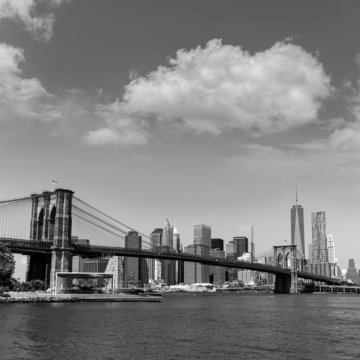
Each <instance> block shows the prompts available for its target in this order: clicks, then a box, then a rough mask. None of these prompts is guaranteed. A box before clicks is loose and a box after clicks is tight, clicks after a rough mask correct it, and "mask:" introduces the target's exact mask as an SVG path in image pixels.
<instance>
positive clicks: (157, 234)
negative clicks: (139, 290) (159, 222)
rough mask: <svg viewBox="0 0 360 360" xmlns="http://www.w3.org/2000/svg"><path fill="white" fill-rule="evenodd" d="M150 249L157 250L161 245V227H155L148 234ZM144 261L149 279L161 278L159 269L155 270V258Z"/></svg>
mask: <svg viewBox="0 0 360 360" xmlns="http://www.w3.org/2000/svg"><path fill="white" fill-rule="evenodd" d="M149 237H150V250H153V251H158V250H159V249H160V248H161V246H162V237H163V229H162V228H155V229H154V230H153V232H152V233H151V234H150V236H149ZM146 263H147V266H148V269H149V280H150V281H153V280H159V279H161V277H159V276H161V270H160V273H159V271H157V272H156V271H155V269H156V267H155V265H156V259H146Z"/></svg>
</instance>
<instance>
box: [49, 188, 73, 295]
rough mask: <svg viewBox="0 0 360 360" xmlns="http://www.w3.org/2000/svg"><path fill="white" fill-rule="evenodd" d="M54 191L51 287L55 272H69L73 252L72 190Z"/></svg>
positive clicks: (53, 282) (52, 286)
mask: <svg viewBox="0 0 360 360" xmlns="http://www.w3.org/2000/svg"><path fill="white" fill-rule="evenodd" d="M55 192H56V215H55V224H54V241H53V248H52V258H51V274H50V284H51V288H54V287H55V285H56V284H55V280H56V273H57V272H71V270H72V254H73V249H72V248H71V207H72V195H73V192H72V191H70V190H64V189H57V190H56V191H55Z"/></svg>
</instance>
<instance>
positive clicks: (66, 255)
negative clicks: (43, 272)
mask: <svg viewBox="0 0 360 360" xmlns="http://www.w3.org/2000/svg"><path fill="white" fill-rule="evenodd" d="M51 253H52V256H51V271H50V287H51V288H54V287H55V286H56V273H58V272H71V270H72V255H73V251H72V249H55V248H54V249H52V251H51Z"/></svg>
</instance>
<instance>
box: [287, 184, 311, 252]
mask: <svg viewBox="0 0 360 360" xmlns="http://www.w3.org/2000/svg"><path fill="white" fill-rule="evenodd" d="M290 215H291V245H296V248H297V250H298V252H300V253H301V255H302V256H303V257H305V236H304V209H303V208H302V206H301V205H299V204H298V196H297V189H296V204H295V205H293V207H292V208H291V210H290ZM309 256H310V254H309Z"/></svg>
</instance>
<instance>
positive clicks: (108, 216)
mask: <svg viewBox="0 0 360 360" xmlns="http://www.w3.org/2000/svg"><path fill="white" fill-rule="evenodd" d="M73 198H74V199H75V200H77V201H79V202H81V203H82V204H84V205H86V206H88V207H89V208H91V209H93V210H95V211H97V212H98V213H100V214H102V215H103V216H105V217H107V218H108V219H111V220H112V221H114V222H116V223H117V224H119V225H121V226H124V227H125V228H127V229H129V230H131V231H136V232H137V233H138V234H139V235H141V236H142V237H143V238H146V239H149V240H151V239H150V237H149V236H148V235H145V234H143V233H141V232H140V231H138V230H136V229H134V228H133V227H130V226H128V225H126V224H124V223H122V222H120V221H119V220H116V219H114V218H113V217H111V216H110V215H107V214H105V213H104V212H102V211H101V210H98V209H96V208H95V207H93V206H91V205H90V204H88V203H86V202H85V201H83V200H81V199H79V198H78V197H76V196H74V197H73Z"/></svg>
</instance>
